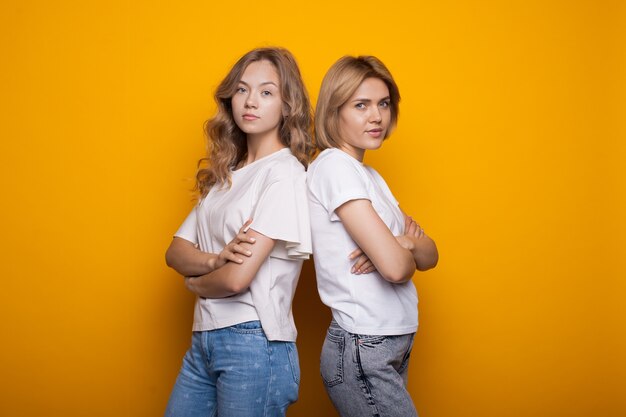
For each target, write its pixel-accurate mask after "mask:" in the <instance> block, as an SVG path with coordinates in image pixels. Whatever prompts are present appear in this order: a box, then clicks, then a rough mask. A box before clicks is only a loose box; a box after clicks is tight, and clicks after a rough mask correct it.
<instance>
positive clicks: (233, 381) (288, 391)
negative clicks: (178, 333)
mask: <svg viewBox="0 0 626 417" xmlns="http://www.w3.org/2000/svg"><path fill="white" fill-rule="evenodd" d="M299 384H300V366H299V364H298V351H297V350H296V345H295V343H292V342H272V341H268V340H267V338H266V337H265V333H263V329H262V328H261V323H260V322H259V321H251V322H246V323H240V324H237V325H235V326H231V327H226V328H223V329H217V330H210V331H204V332H194V333H193V336H192V340H191V348H190V349H189V351H188V352H187V354H186V355H185V357H184V359H183V365H182V367H181V370H180V373H179V374H178V378H177V380H176V384H175V385H174V389H173V391H172V394H171V396H170V400H169V403H168V405H167V409H166V411H165V415H166V417H192V416H193V417H200V416H202V417H213V416H220V417H275V416H276V417H279V416H280V417H282V416H284V415H285V412H286V411H287V407H289V405H290V404H292V403H294V402H295V401H296V400H297V399H298V387H299Z"/></svg>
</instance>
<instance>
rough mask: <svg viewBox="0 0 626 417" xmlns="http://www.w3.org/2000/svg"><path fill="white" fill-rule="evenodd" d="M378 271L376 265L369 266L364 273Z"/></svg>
mask: <svg viewBox="0 0 626 417" xmlns="http://www.w3.org/2000/svg"><path fill="white" fill-rule="evenodd" d="M374 271H376V267H375V266H374V265H372V266H370V267H369V268H367V269H365V270H364V271H363V273H364V274H371V273H372V272H374Z"/></svg>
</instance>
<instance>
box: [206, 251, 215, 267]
mask: <svg viewBox="0 0 626 417" xmlns="http://www.w3.org/2000/svg"><path fill="white" fill-rule="evenodd" d="M216 262H217V256H216V255H215V254H213V253H208V254H207V260H206V265H207V267H208V268H209V272H213V271H215V269H216V264H215V263H216Z"/></svg>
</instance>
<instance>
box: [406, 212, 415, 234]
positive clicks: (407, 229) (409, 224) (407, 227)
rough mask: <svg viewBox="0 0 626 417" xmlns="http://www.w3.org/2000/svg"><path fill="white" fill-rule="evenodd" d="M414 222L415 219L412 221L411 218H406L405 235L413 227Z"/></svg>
mask: <svg viewBox="0 0 626 417" xmlns="http://www.w3.org/2000/svg"><path fill="white" fill-rule="evenodd" d="M412 221H413V219H411V218H410V217H409V216H405V217H404V234H407V233H408V232H409V227H410V226H411V222H412Z"/></svg>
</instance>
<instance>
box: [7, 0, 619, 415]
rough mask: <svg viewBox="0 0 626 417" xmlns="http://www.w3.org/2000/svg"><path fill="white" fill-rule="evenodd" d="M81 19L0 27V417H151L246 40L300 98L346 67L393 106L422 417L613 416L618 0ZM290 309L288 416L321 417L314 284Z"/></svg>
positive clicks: (85, 15) (23, 8)
mask: <svg viewBox="0 0 626 417" xmlns="http://www.w3.org/2000/svg"><path fill="white" fill-rule="evenodd" d="M98 3H99V4H97V3H94V2H85V1H75V2H71V1H60V2H51V1H4V2H2V5H1V6H0V12H1V13H0V34H1V36H0V45H1V47H0V48H1V50H0V52H1V54H2V55H1V56H2V61H3V63H2V65H1V66H0V74H1V78H0V81H1V84H2V102H1V104H0V105H1V106H2V108H1V112H0V114H1V115H0V117H1V120H0V129H1V132H2V133H1V137H2V145H1V146H2V148H1V149H2V151H1V153H0V158H1V160H2V163H1V164H0V169H1V170H2V171H1V173H0V181H1V182H0V184H1V186H2V188H1V190H2V195H3V196H2V216H1V217H0V222H1V227H2V228H1V230H2V235H3V239H2V244H1V245H2V247H1V252H0V253H1V254H2V262H1V263H0V268H1V269H0V276H1V277H2V285H1V289H0V317H1V323H2V327H1V328H0V331H1V334H2V348H1V352H2V355H1V362H0V369H1V373H2V377H1V378H0V384H1V386H0V415H2V416H33V417H35V416H37V417H40V416H64V417H71V416H90V417H97V416H133V417H134V416H156V415H160V414H161V413H162V410H163V408H164V406H165V403H166V401H167V398H168V395H169V391H170V388H171V386H172V384H173V382H174V378H175V376H176V374H177V371H178V367H179V364H180V360H181V357H182V355H183V353H184V351H185V350H186V348H187V345H188V342H189V338H190V326H191V319H192V303H193V297H192V296H191V295H190V294H189V293H188V292H186V291H185V289H184V288H183V286H182V284H181V281H180V279H179V278H178V277H177V276H176V274H175V273H174V272H173V271H171V270H168V269H167V268H166V266H165V264H164V261H163V253H164V250H165V248H166V247H167V245H168V242H169V240H170V237H171V235H172V233H173V232H174V231H175V230H176V228H177V227H178V225H179V223H180V222H181V221H182V220H183V218H184V216H185V215H186V213H187V212H188V210H189V209H190V207H191V205H192V201H191V194H190V192H189V190H190V188H191V186H192V182H191V178H192V177H193V174H194V169H195V163H196V161H197V159H198V158H199V157H201V156H202V153H203V149H204V144H203V136H202V130H201V127H202V123H203V121H204V120H205V119H206V118H208V117H209V116H210V115H211V114H212V112H213V110H214V105H213V103H212V98H211V95H212V92H213V90H214V88H215V86H216V84H217V83H218V81H219V80H220V79H221V78H222V77H223V76H224V75H225V73H226V71H227V70H228V69H229V68H230V66H231V65H232V64H233V63H234V61H235V60H236V59H237V58H238V57H239V56H240V55H241V54H243V53H244V52H246V51H247V50H249V49H251V48H253V47H257V46H263V45H282V46H285V47H287V48H289V49H290V50H291V51H292V52H293V53H294V54H295V55H296V56H297V58H298V60H299V62H300V65H301V68H302V71H303V74H304V77H305V81H306V82H307V85H308V86H309V88H310V90H311V96H312V98H313V99H314V100H315V99H316V96H317V89H318V88H319V84H320V82H321V79H322V77H323V74H324V72H325V71H326V70H327V69H328V67H329V66H330V65H331V64H332V63H333V62H334V61H335V60H336V59H337V58H339V57H340V56H341V55H344V54H374V55H377V56H379V57H380V58H381V59H382V60H383V61H384V62H385V63H386V64H387V65H388V66H389V67H390V69H391V70H392V72H393V74H394V75H395V77H396V79H397V82H398V84H399V85H400V89H401V92H402V96H403V100H402V105H401V115H400V124H399V128H398V130H397V131H396V133H395V134H394V135H393V136H392V138H391V139H390V141H389V142H388V143H387V144H386V145H385V146H384V147H383V150H382V151H379V152H375V153H372V154H371V155H368V156H367V159H368V162H369V163H370V164H372V165H373V166H375V167H376V168H378V169H379V171H380V172H381V173H382V174H383V175H384V176H385V177H386V178H387V180H388V182H389V184H390V186H391V188H392V190H393V191H394V192H395V194H396V196H397V197H398V199H399V200H400V201H401V203H402V205H403V208H404V209H405V211H407V212H409V213H411V214H412V215H413V216H414V217H416V218H417V219H418V220H419V221H420V222H421V223H422V225H423V226H424V227H425V229H426V230H427V232H428V233H429V234H431V235H432V236H433V237H434V238H435V239H436V241H437V243H438V246H439V250H440V254H441V261H440V265H439V266H438V268H437V269H436V270H434V271H431V272H427V273H424V274H418V275H416V277H415V283H416V285H417V287H418V290H419V293H420V317H421V327H420V330H419V333H418V337H417V339H416V346H415V351H414V354H413V357H412V362H411V367H410V383H409V389H410V392H411V393H412V395H413V398H414V400H415V402H416V404H417V405H418V408H419V410H420V412H421V415H422V416H425V417H457V416H478V417H506V416H525V417H526V416H537V417H539V416H541V417H543V416H545V417H552V416H603V417H612V416H622V415H626V400H624V398H625V397H624V396H623V395H620V394H623V391H624V386H626V358H625V356H626V354H625V352H626V310H625V307H624V305H625V302H624V298H625V295H626V284H625V283H624V282H625V280H624V278H625V277H626V264H625V260H624V259H625V258H626V257H625V256H624V255H625V252H626V250H625V248H626V224H625V217H626V216H625V214H624V213H626V198H625V195H626V185H625V182H626V181H625V180H624V178H625V175H624V168H623V167H624V163H625V162H626V144H625V143H626V141H625V139H626V130H625V129H624V124H623V119H624V114H626V113H625V110H626V106H625V98H626V86H625V78H626V77H625V71H626V59H625V57H626V51H625V47H624V45H625V44H626V43H625V41H626V36H625V33H624V27H626V19H625V16H626V10H625V6H624V3H623V2H620V1H595V0H589V1H565V0H564V1H549V0H542V1H539V0H526V1H521V0H519V1H517V0H516V1H513V2H496V1H456V2H455V1H445V0H444V1H430V2H420V1H416V2H409V1H406V2H378V1H370V0H363V1H360V2H341V1H337V0H333V1H327V0H318V1H315V2H309V3H300V2H296V3H295V4H298V6H297V8H294V7H295V6H293V4H294V3H293V2H292V1H286V0H281V1H263V2H258V3H252V2H231V1H227V2H217V1H214V2H211V1H194V2H182V3H183V4H187V6H181V5H180V4H178V5H174V4H173V3H174V2H172V4H170V3H168V2H154V1H145V0H136V1H132V2H129V1H119V0H114V1H108V2H98ZM176 3H181V2H176ZM295 313H296V321H297V323H298V325H299V330H300V338H299V340H298V345H299V348H300V354H301V361H302V369H303V381H302V386H301V394H300V396H301V400H300V402H299V403H298V404H297V405H296V406H294V407H293V408H292V409H291V410H290V413H289V415H290V416H292V417H296V416H326V415H328V416H332V415H334V413H333V411H332V408H331V407H330V405H329V402H328V400H327V399H326V397H325V395H324V393H323V388H322V386H321V383H320V381H319V378H318V370H317V366H318V354H319V349H320V346H321V342H322V339H323V335H324V328H325V325H326V323H327V320H328V317H329V314H328V311H327V310H326V309H325V308H324V307H323V306H321V305H320V303H319V301H318V298H317V294H316V291H315V284H314V279H313V272H312V268H311V266H310V265H307V266H306V268H305V273H304V275H303V277H302V284H301V286H300V287H299V290H298V294H297V296H296V306H295Z"/></svg>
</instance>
